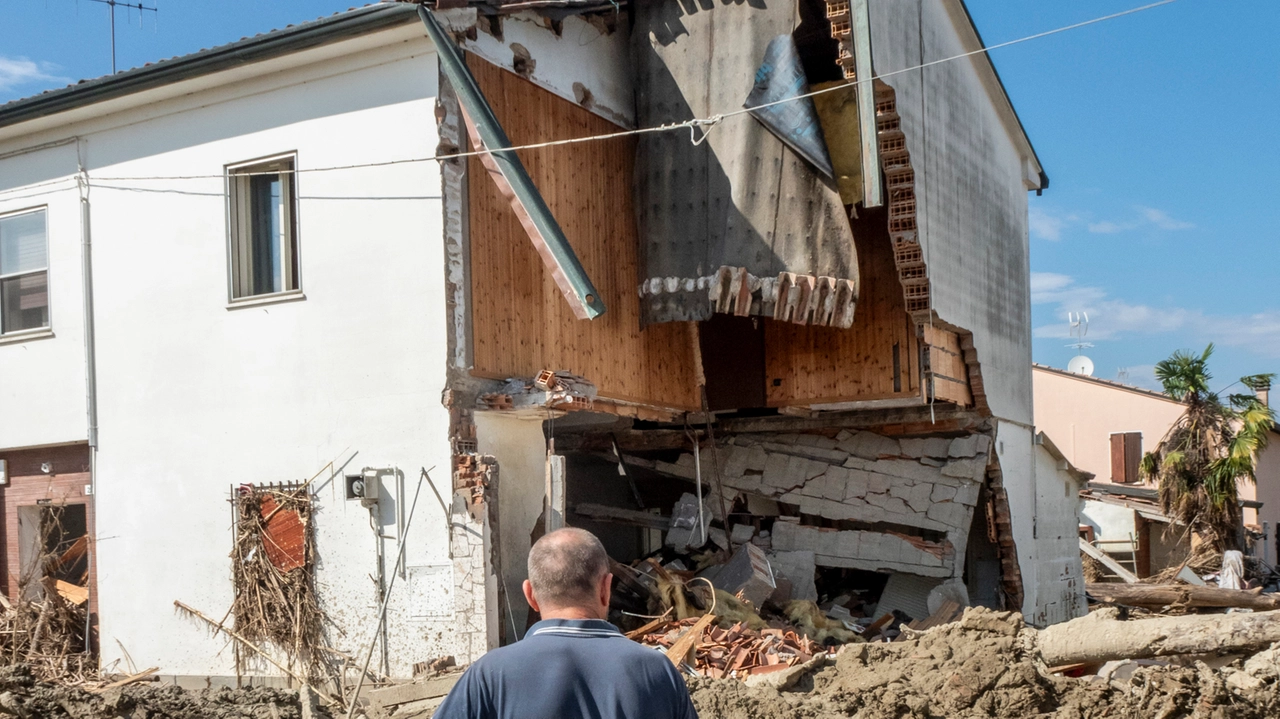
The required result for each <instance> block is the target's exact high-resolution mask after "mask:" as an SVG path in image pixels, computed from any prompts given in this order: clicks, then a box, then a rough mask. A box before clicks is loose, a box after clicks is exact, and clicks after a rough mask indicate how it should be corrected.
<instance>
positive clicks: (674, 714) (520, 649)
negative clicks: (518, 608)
mask: <svg viewBox="0 0 1280 719" xmlns="http://www.w3.org/2000/svg"><path fill="white" fill-rule="evenodd" d="M697 716H698V714H697V712H696V711H694V708H693V702H691V701H690V700H689V690H688V689H687V688H686V687H685V684H684V679H683V678H681V676H680V674H679V672H677V671H676V668H675V667H674V666H673V665H672V664H671V660H670V659H667V657H666V655H665V654H663V653H662V652H660V651H656V650H654V649H650V648H648V647H645V646H643V645H641V644H638V643H636V642H633V641H631V640H630V639H627V638H626V637H625V636H623V635H622V634H621V633H620V632H619V631H618V628H617V627H615V626H613V625H612V624H610V623H609V622H606V621H602V620H599V619H546V620H543V621H541V622H538V623H537V624H534V625H533V626H532V627H530V628H529V632H528V633H527V634H526V635H525V637H524V639H522V640H520V641H518V642H516V643H515V644H512V645H510V646H505V647H502V648H500V649H494V650H493V651H491V652H489V653H487V654H485V655H484V656H483V657H480V659H479V660H478V661H476V662H475V663H474V664H472V665H471V667H470V668H469V669H467V671H466V673H465V674H463V675H462V679H460V680H459V681H458V685H457V686H455V687H454V688H453V691H451V692H449V696H448V697H446V698H445V700H444V703H443V704H441V705H440V708H439V709H437V710H436V713H435V719H517V718H519V719H579V718H581V719H641V717H644V718H645V719H697Z"/></svg>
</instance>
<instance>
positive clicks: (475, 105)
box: [418, 5, 605, 320]
mask: <svg viewBox="0 0 1280 719" xmlns="http://www.w3.org/2000/svg"><path fill="white" fill-rule="evenodd" d="M418 16H419V17H421V18H422V24H423V25H425V26H426V27H427V34H428V35H430V36H431V41H432V42H433V43H435V46H436V50H437V52H438V54H439V57H440V67H441V69H442V70H444V74H445V77H447V78H448V79H449V84H451V85H453V89H454V91H455V92H456V93H458V100H459V102H460V104H461V105H462V115H463V119H465V120H466V123H467V132H468V133H469V134H470V135H471V144H472V145H474V146H475V147H476V148H477V149H488V150H491V152H486V153H483V154H481V155H480V160H481V162H483V163H484V166H485V169H486V170H488V171H489V177H490V178H491V179H493V181H494V183H496V184H497V186H498V190H499V191H500V192H501V193H502V195H503V196H504V197H506V198H507V200H508V201H510V202H511V209H512V210H514V211H515V213H516V216H517V217H518V218H519V219H520V224H521V225H522V226H523V227H524V229H525V232H527V233H529V239H530V240H532V241H533V246H534V248H535V249H536V250H537V251H538V254H539V255H541V256H542V261H543V263H544V264H546V266H547V269H548V270H549V271H550V272H551V276H552V278H553V279H554V280H555V283H556V286H557V287H559V288H560V292H561V293H562V294H563V295H564V298H565V301H567V302H568V303H569V308H570V309H571V310H572V311H573V314H574V316H575V317H577V318H578V319H580V320H589V319H594V318H596V317H599V316H600V315H601V314H604V311H605V307H604V302H603V301H601V299H600V293H598V292H596V288H595V286H593V285H592V284H591V278H589V277H587V272H586V270H584V269H583V268H582V263H580V262H579V261H578V256H577V255H576V254H574V252H573V248H572V247H571V246H570V245H569V240H568V239H566V238H565V236H564V232H563V231H562V230H561V229H560V225H559V223H557V222H556V219H555V217H553V216H552V215H551V210H550V209H549V208H548V207H547V203H546V201H545V200H543V199H542V195H541V194H540V193H539V192H538V188H537V187H535V186H534V184H533V179H532V178H530V177H529V173H528V172H527V171H526V170H525V169H524V164H523V163H522V162H520V158H518V157H516V153H515V151H514V150H510V149H508V148H510V147H511V140H509V139H508V138H507V133H506V132H504V131H503V129H502V125H500V124H498V119H497V118H496V117H494V114H493V109H492V108H491V107H489V103H488V101H487V100H485V97H484V94H483V93H481V92H480V87H479V85H477V84H476V79H475V76H474V75H472V74H471V70H470V69H468V68H467V63H466V61H464V60H463V58H462V54H461V53H459V52H458V48H457V46H456V45H455V44H454V42H453V39H452V38H450V37H449V35H448V33H446V32H445V31H444V28H442V27H441V26H440V23H439V22H437V21H436V18H435V16H434V15H433V14H432V13H431V11H430V10H428V9H427V8H426V6H424V5H419V6H418Z"/></svg>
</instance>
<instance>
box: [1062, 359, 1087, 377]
mask: <svg viewBox="0 0 1280 719" xmlns="http://www.w3.org/2000/svg"><path fill="white" fill-rule="evenodd" d="M1067 371H1068V372H1070V373H1071V374H1082V375H1085V376H1086V377H1092V376H1093V360H1091V359H1089V358H1088V357H1085V356H1084V355H1076V356H1075V357H1072V358H1071V361H1070V362H1068V363H1067Z"/></svg>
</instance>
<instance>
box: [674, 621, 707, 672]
mask: <svg viewBox="0 0 1280 719" xmlns="http://www.w3.org/2000/svg"><path fill="white" fill-rule="evenodd" d="M715 618H716V617H715V615H714V614H710V613H707V614H704V615H702V618H701V619H699V620H698V622H697V623H696V624H694V625H693V626H692V627H690V628H689V631H687V632H685V633H684V635H683V636H681V637H680V638H679V639H677V640H676V643H675V644H672V645H671V648H670V649H668V650H667V659H670V660H671V663H672V664H675V665H676V667H679V666H680V665H681V664H683V663H685V660H686V659H687V658H688V656H689V653H690V652H691V651H693V648H694V647H695V646H697V644H698V641H699V640H701V639H702V632H703V631H705V630H706V628H707V626H708V625H709V624H711V622H712V621H714V620H715Z"/></svg>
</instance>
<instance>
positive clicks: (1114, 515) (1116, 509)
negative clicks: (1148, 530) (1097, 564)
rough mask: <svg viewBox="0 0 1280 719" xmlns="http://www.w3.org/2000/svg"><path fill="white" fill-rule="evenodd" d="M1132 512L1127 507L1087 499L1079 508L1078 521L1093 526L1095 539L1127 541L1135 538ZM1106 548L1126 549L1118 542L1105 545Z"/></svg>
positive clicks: (1111, 549) (1117, 550)
mask: <svg viewBox="0 0 1280 719" xmlns="http://www.w3.org/2000/svg"><path fill="white" fill-rule="evenodd" d="M1134 514H1135V512H1134V511H1133V510H1132V509H1129V508H1128V507H1121V506H1119V505H1115V504H1107V503H1106V502H1098V501H1088V500H1087V501H1085V502H1084V503H1083V506H1082V507H1081V509H1080V522H1081V524H1087V525H1089V526H1090V527H1093V536H1094V538H1095V539H1101V540H1104V541H1108V542H1110V541H1125V542H1128V541H1132V540H1136V539H1137V534H1136V532H1137V529H1136V523H1135V521H1134ZM1106 549H1107V550H1109V551H1112V552H1121V551H1128V549H1127V548H1126V547H1124V546H1122V545H1119V544H1111V545H1107V547H1106Z"/></svg>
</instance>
